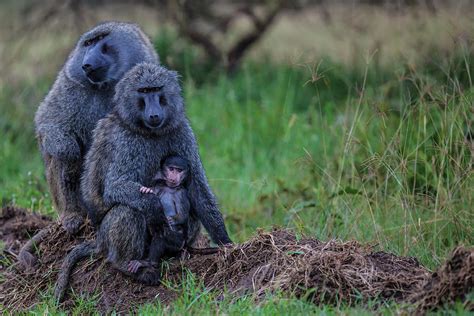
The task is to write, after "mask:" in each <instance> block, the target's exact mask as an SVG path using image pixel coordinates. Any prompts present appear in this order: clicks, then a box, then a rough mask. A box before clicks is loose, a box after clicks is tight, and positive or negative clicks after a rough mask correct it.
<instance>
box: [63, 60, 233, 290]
mask: <svg viewBox="0 0 474 316" xmlns="http://www.w3.org/2000/svg"><path fill="white" fill-rule="evenodd" d="M114 101H115V104H116V105H115V108H114V110H113V111H112V112H111V113H110V114H109V115H107V117H106V118H104V119H102V120H100V121H99V123H98V124H97V127H96V128H95V130H94V137H93V139H94V141H93V144H92V147H91V149H90V150H89V152H88V153H87V157H86V162H85V164H84V167H85V168H84V173H83V176H82V182H81V191H82V193H83V198H84V200H85V202H86V204H87V205H88V206H89V210H90V215H91V217H92V218H93V219H95V222H96V223H98V224H99V227H98V232H97V240H96V241H95V242H88V243H83V244H81V245H79V246H77V247H75V248H74V249H73V250H72V251H71V252H70V253H69V254H68V255H67V256H66V259H65V260H64V263H63V265H62V267H61V270H60V273H59V276H58V282H57V284H56V290H55V295H56V298H58V299H61V297H62V296H63V294H64V291H65V289H66V286H67V284H68V279H69V275H70V273H71V270H72V267H73V266H74V264H75V263H76V262H77V261H78V260H79V259H81V258H83V257H86V256H89V255H90V254H92V253H100V254H103V255H104V256H105V257H106V259H107V261H108V262H110V263H111V264H112V266H113V267H115V268H116V269H118V270H119V271H122V272H123V273H125V274H128V275H130V276H131V277H132V278H134V279H135V280H137V281H139V282H142V283H146V284H157V283H159V282H160V278H161V273H160V269H159V268H157V267H154V266H152V267H145V268H143V269H139V270H138V271H137V272H136V273H132V272H130V271H129V269H128V268H129V263H130V262H131V261H133V260H142V259H143V258H144V257H145V252H146V249H147V247H149V245H150V243H149V240H148V237H149V236H148V229H147V214H153V213H152V212H155V213H154V214H155V216H154V217H156V218H154V220H155V221H156V224H157V225H158V226H162V227H164V226H165V225H168V224H167V220H166V217H165V215H164V212H163V211H162V212H157V211H156V209H157V208H159V209H161V207H160V205H161V201H160V198H159V196H157V195H155V194H143V193H141V192H140V188H141V187H142V186H143V185H145V186H151V185H152V183H153V175H155V174H156V173H157V172H158V171H159V169H160V163H161V162H162V160H163V158H165V157H169V156H180V157H182V158H183V159H185V160H186V161H187V162H188V163H189V175H190V177H189V183H188V184H187V186H186V188H187V195H188V199H189V203H190V209H189V218H188V233H187V241H186V244H188V245H192V243H193V241H194V240H195V239H196V236H197V234H198V232H199V227H200V223H202V224H203V225H204V227H205V228H206V230H207V231H208V233H209V235H210V237H211V238H212V240H213V241H214V242H215V243H217V244H218V245H224V244H229V243H231V240H230V238H229V236H228V234H227V231H226V228H225V225H224V220H223V218H222V214H221V213H220V211H219V208H218V206H217V201H216V199H215V197H214V194H213V193H212V191H211V189H210V187H209V185H208V183H207V178H206V175H205V171H204V168H203V166H202V163H201V159H200V157H199V151H198V145H197V142H196V139H195V136H194V133H193V131H192V129H191V126H190V124H189V121H188V119H187V117H186V114H185V110H184V104H183V98H182V96H181V88H180V85H179V80H178V74H177V73H176V72H174V71H170V70H168V69H166V68H164V67H161V66H159V65H157V64H149V63H143V64H139V65H137V66H135V67H134V68H133V69H132V70H130V71H129V72H128V73H127V74H126V75H125V76H124V78H123V79H122V80H121V81H120V82H119V83H118V84H117V87H116V94H115V98H114Z"/></svg>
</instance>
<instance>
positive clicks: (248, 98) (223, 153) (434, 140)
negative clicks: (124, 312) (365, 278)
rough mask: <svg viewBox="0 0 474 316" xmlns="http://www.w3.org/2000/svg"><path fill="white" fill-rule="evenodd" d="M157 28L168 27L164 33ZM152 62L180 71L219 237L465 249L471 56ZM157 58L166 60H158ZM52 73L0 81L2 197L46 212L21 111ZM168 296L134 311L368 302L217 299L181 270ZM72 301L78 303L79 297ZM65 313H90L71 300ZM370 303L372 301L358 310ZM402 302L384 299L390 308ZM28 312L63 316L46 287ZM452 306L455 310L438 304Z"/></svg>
mask: <svg viewBox="0 0 474 316" xmlns="http://www.w3.org/2000/svg"><path fill="white" fill-rule="evenodd" d="M166 36H169V35H166ZM156 43H157V47H158V51H159V52H160V55H161V56H162V60H165V61H166V60H167V59H166V58H163V55H166V54H169V55H173V56H176V57H175V60H174V61H173V62H172V63H171V66H172V67H173V68H178V69H179V70H180V71H181V73H182V74H183V76H184V77H183V80H182V83H183V89H184V95H185V99H186V104H187V112H188V115H189V117H190V120H191V122H192V125H193V128H194V130H195V133H196V135H197V138H198V141H199V144H200V151H201V155H202V160H203V163H204V166H205V168H206V170H207V174H208V177H209V182H210V184H211V186H212V187H213V189H214V191H215V193H216V195H217V196H218V199H219V201H220V204H221V209H222V211H223V213H224V215H225V221H226V223H227V227H228V229H229V231H230V234H231V237H232V239H233V240H234V241H236V242H241V241H244V240H246V239H247V238H248V237H249V236H251V235H253V234H254V233H255V230H256V229H257V228H259V227H263V228H266V229H269V228H270V227H271V226H273V225H279V226H284V227H290V228H293V229H294V230H295V231H297V232H298V233H304V234H308V235H311V236H315V237H317V238H319V239H322V240H327V239H330V238H340V239H356V240H358V241H361V242H366V243H371V244H374V245H376V247H378V248H380V249H384V250H388V251H392V252H394V253H396V254H399V255H404V256H414V257H417V258H418V259H419V260H420V262H421V263H422V264H424V265H426V266H427V267H429V268H435V267H437V266H438V265H439V264H440V263H441V262H442V261H443V260H444V259H445V258H446V256H447V254H448V253H449V252H450V251H451V250H452V249H453V248H454V247H455V246H457V245H459V244H464V245H470V246H472V245H473V244H474V231H473V230H474V229H473V227H474V212H473V209H472V205H473V203H474V179H473V176H472V175H473V173H472V170H473V151H474V144H473V139H472V138H473V133H474V130H473V118H472V117H473V104H474V88H473V85H472V76H473V75H474V69H473V68H474V63H473V60H472V58H473V54H472V50H470V49H467V48H466V47H458V49H457V50H455V51H453V52H452V53H451V54H450V55H449V56H436V53H434V54H432V55H430V56H427V58H425V59H422V60H424V62H423V63H419V64H417V65H413V64H403V63H394V64H392V65H388V66H387V65H385V66H381V65H379V64H377V63H374V62H373V60H374V59H373V58H371V56H370V55H369V56H366V57H367V58H366V60H365V61H364V62H361V63H358V64H355V65H351V66H348V65H344V64H340V63H337V62H334V61H331V59H329V58H324V59H322V60H317V61H315V62H314V63H310V64H295V65H282V64H264V63H261V62H258V61H257V62H256V61H249V62H247V63H245V64H244V65H243V67H242V69H241V70H240V71H239V72H238V73H236V74H235V75H234V76H232V77H228V76H226V75H224V74H222V73H220V72H219V71H218V70H217V71H216V70H214V71H213V72H212V75H209V73H210V72H209V68H206V67H208V66H206V65H204V66H203V67H202V68H199V67H200V66H199V65H200V64H198V63H196V59H195V57H196V56H194V55H193V54H194V53H193V51H192V50H184V51H181V52H180V53H179V54H178V53H176V51H173V50H172V49H171V50H170V51H169V52H168V53H167V52H164V51H162V47H165V46H167V43H169V41H168V40H167V39H166V38H164V37H160V38H159V39H157V41H156ZM168 60H169V59H168ZM52 80H53V78H51V77H48V78H42V79H39V80H37V81H34V82H24V83H22V84H19V85H15V86H13V85H11V86H9V85H4V86H2V87H1V88H0V111H1V112H2V115H1V116H0V131H1V134H2V142H0V161H1V162H2V163H1V164H0V198H1V200H2V204H4V205H5V204H8V203H14V204H16V205H19V206H22V207H27V208H30V209H31V210H33V211H38V212H41V213H46V214H51V215H53V214H55V212H54V211H53V210H52V207H51V201H50V197H49V195H48V190H47V186H46V183H45V179H44V177H43V172H44V170H43V166H42V163H41V158H40V155H39V152H38V149H37V146H36V142H35V139H34V127H33V123H32V122H33V116H34V112H35V109H36V106H37V104H38V103H39V102H40V100H41V98H42V97H43V96H44V95H45V94H46V92H47V91H48V89H49V87H50V85H51V83H52ZM181 286H182V288H181V289H179V291H180V292H181V293H182V294H181V295H179V297H178V299H177V301H176V302H174V303H173V304H172V305H171V306H162V305H160V304H159V303H156V304H148V305H144V306H141V307H140V309H139V311H140V312H141V313H143V314H163V313H171V314H178V315H179V314H184V313H199V314H201V313H205V314H216V313H223V314H261V315H267V314H277V313H278V314H280V313H283V314H289V313H292V314H308V313H322V314H329V315H331V314H339V313H341V312H343V313H349V312H350V313H355V314H364V315H365V314H371V313H372V311H371V309H370V308H369V309H367V307H366V306H356V307H347V306H344V305H340V306H336V307H334V306H320V307H318V306H314V305H312V304H309V303H307V302H305V301H304V300H299V299H296V298H294V297H288V296H284V295H281V294H278V293H276V294H272V295H270V296H269V297H268V299H266V300H265V301H263V302H262V303H259V304H256V303H255V302H254V301H253V299H252V298H251V297H244V298H241V299H238V300H235V301H229V300H227V299H225V300H223V301H222V300H218V299H217V298H216V297H215V295H214V294H213V293H209V292H207V291H206V290H205V289H204V288H203V287H202V285H201V284H199V282H198V281H196V280H194V279H193V278H192V277H190V276H189V277H188V278H187V279H185V280H184V281H183V283H182V285H181ZM81 300H82V301H81ZM78 302H79V303H78V304H77V305H78V306H79V307H78V310H74V311H72V313H73V314H83V313H92V312H93V311H94V303H93V300H92V299H89V300H88V299H81V298H78ZM369 307H370V306H369ZM394 308H395V309H399V308H401V307H400V306H382V307H380V308H379V309H378V311H379V312H381V313H383V314H392V313H393V310H394ZM34 312H35V313H45V312H50V313H53V314H56V313H62V311H60V310H58V309H57V308H56V307H55V306H54V303H53V302H52V299H51V295H50V294H49V293H45V298H44V303H43V304H41V305H40V306H38V307H37V308H36V310H35V311H34ZM444 312H446V313H450V314H462V313H463V309H462V306H461V305H460V304H458V305H455V306H454V307H453V306H451V307H449V309H447V310H444Z"/></svg>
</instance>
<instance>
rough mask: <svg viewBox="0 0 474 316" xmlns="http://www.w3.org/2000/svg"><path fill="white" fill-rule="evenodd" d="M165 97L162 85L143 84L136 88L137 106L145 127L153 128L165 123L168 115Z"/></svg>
mask: <svg viewBox="0 0 474 316" xmlns="http://www.w3.org/2000/svg"><path fill="white" fill-rule="evenodd" d="M167 99H168V98H167V97H166V94H165V92H164V91H163V86H155V85H152V84H145V85H143V86H140V87H138V88H137V107H138V110H139V113H140V116H141V122H142V123H143V125H144V126H145V127H147V128H149V129H151V130H155V129H160V128H161V127H162V126H163V125H165V124H166V121H167V120H168V116H169V113H168V109H167V107H168V100H167Z"/></svg>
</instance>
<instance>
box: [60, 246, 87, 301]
mask: <svg viewBox="0 0 474 316" xmlns="http://www.w3.org/2000/svg"><path fill="white" fill-rule="evenodd" d="M94 253H95V241H85V242H83V243H82V244H79V245H77V246H76V247H74V249H72V250H71V252H70V253H68V255H67V256H66V258H65V259H64V261H63V264H62V265H61V269H60V270H59V274H58V280H57V281H56V286H55V289H54V297H55V299H56V301H57V302H60V301H62V299H63V297H64V294H65V292H66V288H67V285H68V283H69V277H70V276H71V272H72V269H73V268H74V266H75V265H76V263H77V262H78V261H79V260H81V259H83V258H85V257H88V256H91V255H93V254H94Z"/></svg>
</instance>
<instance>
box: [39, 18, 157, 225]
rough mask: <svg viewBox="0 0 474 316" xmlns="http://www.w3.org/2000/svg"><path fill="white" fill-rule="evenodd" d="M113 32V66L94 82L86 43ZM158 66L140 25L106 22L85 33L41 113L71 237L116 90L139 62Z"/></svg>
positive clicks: (43, 139) (54, 185) (43, 143)
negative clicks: (87, 68) (95, 137)
mask: <svg viewBox="0 0 474 316" xmlns="http://www.w3.org/2000/svg"><path fill="white" fill-rule="evenodd" d="M98 34H108V35H107V37H106V38H107V43H109V44H110V45H109V47H112V50H113V52H114V54H113V57H110V59H111V60H112V64H111V65H110V67H109V68H107V69H108V71H107V73H106V77H105V80H103V81H101V82H97V83H94V82H91V81H90V80H89V79H88V78H87V77H86V76H85V74H84V70H83V69H82V66H83V59H84V56H85V54H86V51H87V48H86V47H84V42H85V41H86V40H88V39H91V38H94V37H96V36H97V35H98ZM144 61H146V62H158V61H159V60H158V56H157V54H156V52H155V50H154V48H153V46H152V44H151V42H150V40H149V39H148V38H147V37H146V35H145V34H144V33H143V32H142V31H141V30H140V28H139V27H138V26H137V25H135V24H130V23H122V22H106V23H103V24H100V25H98V26H96V27H95V28H93V29H92V30H90V31H89V32H87V33H85V34H83V35H82V36H81V38H80V39H79V41H78V42H77V45H76V47H75V49H74V50H73V51H72V52H71V54H70V55H69V57H68V60H67V61H66V64H65V65H64V67H63V68H62V69H61V71H60V72H59V74H58V77H57V79H56V81H55V83H54V84H53V87H52V88H51V90H50V91H49V93H48V95H47V96H46V98H45V100H44V101H43V102H42V103H41V105H40V106H39V108H38V111H37V112H36V116H35V126H36V135H37V138H38V141H39V146H40V150H41V153H42V156H43V159H44V162H45V167H46V178H47V180H48V184H49V188H50V192H51V196H52V199H53V203H54V205H55V208H56V209H57V211H58V212H59V213H60V215H61V219H62V223H63V225H64V227H65V229H66V231H68V232H69V233H71V234H73V233H75V232H77V230H78V229H79V227H80V225H81V224H82V222H83V219H84V217H85V215H86V211H85V209H84V207H83V205H82V203H81V202H80V198H79V197H80V190H79V184H80V175H81V171H82V163H83V159H84V156H85V154H86V152H87V150H88V148H89V147H90V144H91V142H92V130H93V129H94V127H95V125H96V123H97V121H98V120H99V119H101V118H103V117H104V116H105V115H106V114H107V113H109V112H110V110H111V109H112V107H113V102H112V99H113V94H114V86H115V85H116V83H117V82H118V81H119V80H120V79H121V78H122V77H123V75H124V74H125V73H126V72H127V71H128V70H129V69H131V68H132V67H133V66H135V65H136V64H138V63H140V62H144Z"/></svg>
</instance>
